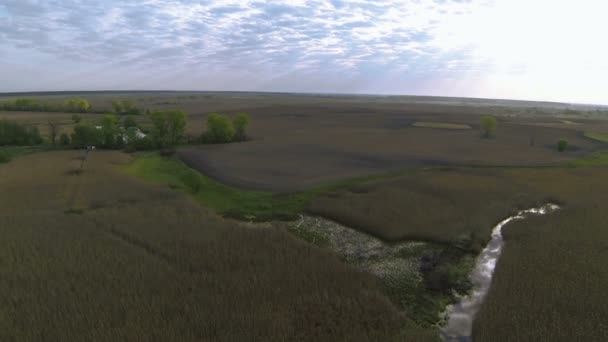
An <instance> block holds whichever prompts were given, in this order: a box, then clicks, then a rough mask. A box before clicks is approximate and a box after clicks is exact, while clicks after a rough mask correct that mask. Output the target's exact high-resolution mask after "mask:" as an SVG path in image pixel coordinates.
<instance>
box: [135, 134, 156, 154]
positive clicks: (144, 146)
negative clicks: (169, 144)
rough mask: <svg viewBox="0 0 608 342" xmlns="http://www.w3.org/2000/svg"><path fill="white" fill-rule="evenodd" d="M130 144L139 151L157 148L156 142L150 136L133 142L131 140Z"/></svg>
mask: <svg viewBox="0 0 608 342" xmlns="http://www.w3.org/2000/svg"><path fill="white" fill-rule="evenodd" d="M129 146H131V147H133V148H135V149H136V150H138V151H146V150H153V149H154V148H155V146H154V142H153V141H152V139H150V138H149V137H148V136H145V137H143V138H141V139H136V140H135V141H133V142H129Z"/></svg>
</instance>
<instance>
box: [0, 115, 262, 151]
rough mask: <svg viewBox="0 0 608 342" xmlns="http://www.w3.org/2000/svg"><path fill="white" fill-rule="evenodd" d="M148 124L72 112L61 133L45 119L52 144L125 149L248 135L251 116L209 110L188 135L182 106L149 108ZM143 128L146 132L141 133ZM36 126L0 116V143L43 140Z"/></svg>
mask: <svg viewBox="0 0 608 342" xmlns="http://www.w3.org/2000/svg"><path fill="white" fill-rule="evenodd" d="M130 108H131V109H132V108H133V107H131V106H129V104H128V103H127V105H126V106H124V103H122V104H121V105H120V109H125V110H126V111H123V113H127V112H131V113H132V111H129V109H130ZM145 117H146V118H148V121H149V125H146V127H145V128H143V127H142V128H140V127H139V126H138V122H137V121H138V120H137V119H136V116H134V115H132V114H131V115H117V114H115V113H112V114H105V115H104V116H103V117H102V119H101V120H100V121H97V122H95V123H94V122H91V121H83V119H82V116H81V115H80V114H78V113H74V114H73V115H72V121H73V124H74V127H73V131H72V132H71V133H69V134H68V133H66V132H63V133H61V134H60V128H61V125H60V124H59V123H58V122H56V121H53V120H49V121H48V141H49V142H50V143H51V144H52V145H54V146H63V147H71V148H85V147H87V146H96V147H99V148H104V149H126V150H128V151H137V150H153V149H166V148H172V147H175V146H177V145H180V144H183V143H192V142H194V143H197V142H198V143H213V144H218V143H229V142H235V141H244V140H247V139H248V136H247V132H246V130H247V127H248V126H249V123H250V117H249V114H247V113H239V114H237V115H236V116H235V117H234V118H232V119H231V118H229V117H228V116H226V115H222V114H218V113H212V114H210V115H209V116H208V119H207V130H206V131H205V132H204V133H203V134H202V135H201V136H200V138H197V139H187V137H186V134H185V131H186V125H187V116H186V114H185V113H184V112H183V111H181V110H165V111H153V112H148V114H146V116H145ZM144 132H145V133H144ZM42 143H43V139H42V137H41V135H40V132H39V130H38V128H37V127H35V126H29V125H25V124H20V123H18V122H16V121H11V120H0V146H5V145H16V146H25V145H28V146H31V145H37V144H42Z"/></svg>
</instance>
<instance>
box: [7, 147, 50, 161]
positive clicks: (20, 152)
mask: <svg viewBox="0 0 608 342" xmlns="http://www.w3.org/2000/svg"><path fill="white" fill-rule="evenodd" d="M52 149H53V147H52V146H50V145H38V146H2V147H0V164H1V163H7V162H9V161H11V160H13V159H15V158H17V157H20V156H24V155H27V154H31V153H36V152H44V151H50V150H52Z"/></svg>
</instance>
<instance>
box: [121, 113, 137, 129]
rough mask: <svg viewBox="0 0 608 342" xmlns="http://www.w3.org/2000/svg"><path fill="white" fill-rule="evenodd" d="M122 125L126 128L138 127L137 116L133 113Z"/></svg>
mask: <svg viewBox="0 0 608 342" xmlns="http://www.w3.org/2000/svg"><path fill="white" fill-rule="evenodd" d="M122 126H123V127H124V128H125V129H129V128H131V127H137V122H136V121H135V118H134V117H133V115H128V116H126V117H125V119H124V121H123V122H122Z"/></svg>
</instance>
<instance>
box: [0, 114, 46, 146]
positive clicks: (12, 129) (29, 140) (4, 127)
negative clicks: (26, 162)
mask: <svg viewBox="0 0 608 342" xmlns="http://www.w3.org/2000/svg"><path fill="white" fill-rule="evenodd" d="M39 144H42V137H41V136H40V132H39V131H38V127H36V126H25V125H21V124H19V123H18V122H16V121H10V120H4V119H0V146H3V145H13V146H29V145H39Z"/></svg>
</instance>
